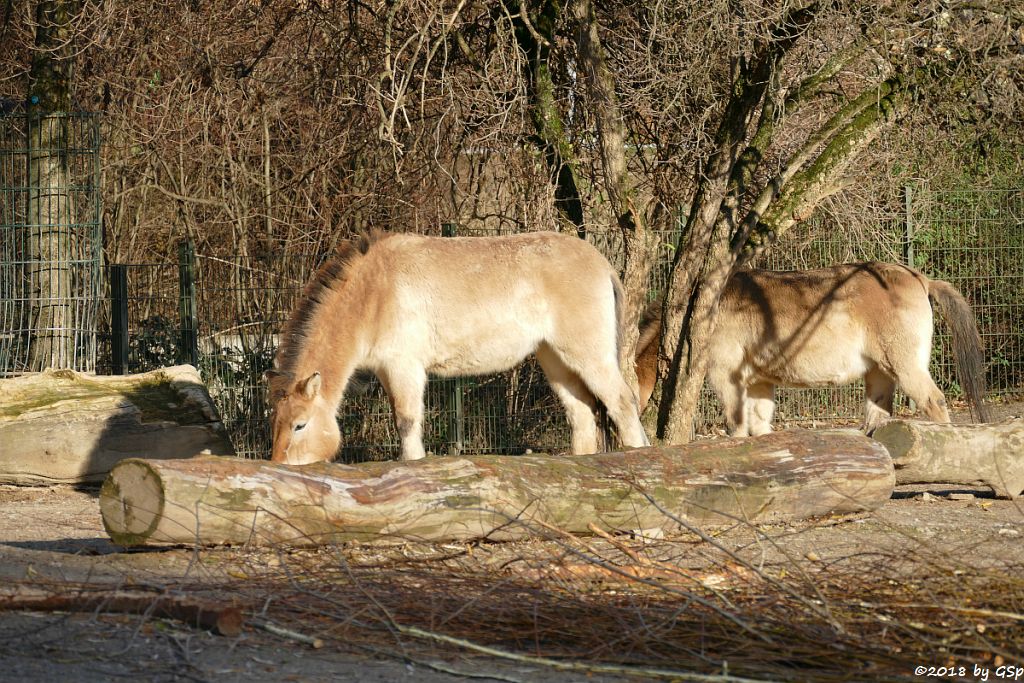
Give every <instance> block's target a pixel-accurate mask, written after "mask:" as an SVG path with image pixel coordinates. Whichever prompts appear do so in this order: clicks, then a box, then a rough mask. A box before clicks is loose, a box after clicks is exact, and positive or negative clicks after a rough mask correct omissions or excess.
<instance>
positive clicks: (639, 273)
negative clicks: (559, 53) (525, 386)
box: [570, 0, 654, 391]
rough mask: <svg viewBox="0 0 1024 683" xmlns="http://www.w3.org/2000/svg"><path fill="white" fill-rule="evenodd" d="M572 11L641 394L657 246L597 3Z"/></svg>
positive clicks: (631, 373) (627, 370)
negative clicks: (633, 167) (646, 310)
mask: <svg viewBox="0 0 1024 683" xmlns="http://www.w3.org/2000/svg"><path fill="white" fill-rule="evenodd" d="M570 11H571V13H572V16H573V19H574V20H575V21H576V24H577V25H576V54H577V58H578V60H579V64H580V67H581V71H582V73H583V77H584V80H585V81H586V84H587V92H588V94H589V95H590V108H591V110H592V112H593V115H594V119H595V121H596V122H597V133H598V142H599V143H600V149H601V167H602V170H603V171H604V174H603V175H604V183H603V185H604V194H605V195H606V196H607V197H608V202H609V204H610V206H611V208H612V212H613V213H614V215H615V222H616V227H617V228H618V230H619V234H620V235H621V236H622V252H623V258H624V261H623V264H622V272H621V275H622V284H623V287H624V288H625V290H626V295H627V302H626V307H625V311H624V315H623V330H624V332H623V338H622V344H621V345H620V348H619V352H620V359H619V361H620V365H621V366H622V372H623V374H624V375H625V376H626V380H627V382H628V383H629V385H630V386H631V387H633V390H634V391H636V388H637V381H636V371H635V369H634V366H633V362H632V361H633V356H634V355H635V353H636V342H637V337H638V334H639V323H640V313H641V311H642V310H643V307H644V303H645V297H646V295H647V289H648V287H649V286H650V280H651V270H652V268H653V267H654V248H653V247H654V245H653V244H652V241H651V236H650V232H649V231H648V230H647V226H646V224H645V222H644V216H643V215H642V213H641V212H640V211H638V210H637V207H636V204H637V201H636V194H637V193H636V188H635V187H634V185H633V183H632V182H631V180H630V175H629V169H628V168H627V163H626V160H627V156H626V152H627V150H626V144H627V142H628V133H627V130H626V121H625V116H624V115H623V112H622V107H621V106H620V104H619V98H618V95H617V94H616V92H615V77H614V75H613V74H612V72H611V70H610V69H609V68H608V64H607V60H606V59H605V54H604V48H603V47H602V45H601V37H600V34H599V32H598V29H599V25H598V21H597V17H596V16H595V14H594V7H593V4H592V3H591V0H573V2H572V3H571V6H570Z"/></svg>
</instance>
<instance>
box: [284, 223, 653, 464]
mask: <svg viewBox="0 0 1024 683" xmlns="http://www.w3.org/2000/svg"><path fill="white" fill-rule="evenodd" d="M622 296H623V292H622V288H621V285H620V284H619V279H618V277H617V275H616V274H615V271H614V270H613V269H612V267H611V265H610V264H609V263H608V261H607V260H606V259H605V258H604V257H603V256H602V255H601V254H600V253H599V252H598V251H597V250H596V249H595V248H594V247H593V246H591V245H590V244H588V243H586V242H584V241H583V240H581V239H579V238H577V237H570V236H567V235H561V234H558V233H552V232H543V233H528V234H520V235H513V236H507V237H468V238H440V237H424V236H420V235H412V234H383V233H379V232H375V233H373V234H371V235H369V236H367V237H363V238H361V239H359V240H357V241H356V242H355V243H352V244H346V245H345V246H343V247H341V248H340V249H339V250H338V253H337V254H336V255H335V256H334V258H332V259H330V260H329V261H328V262H327V263H325V264H324V265H323V266H322V267H321V268H320V269H319V271H317V273H316V275H315V276H314V277H313V278H312V280H311V281H310V283H309V284H308V285H307V286H306V289H305V292H304V293H303V296H302V300H301V301H300V303H299V304H298V307H297V308H296V309H295V311H294V312H293V313H292V316H291V319H290V320H289V321H288V324H287V325H286V326H285V330H284V334H283V339H282V344H281V347H280V348H279V349H278V351H277V355H276V357H275V360H274V366H275V368H274V370H270V371H268V372H267V379H268V381H269V384H270V397H271V404H272V405H273V412H272V417H271V421H272V430H273V441H274V443H273V455H272V460H273V461H274V462H285V463H290V464H304V463H310V462H317V461H321V460H331V459H333V458H334V457H335V455H336V454H337V451H338V447H339V444H340V441H341V434H340V432H339V429H338V423H337V420H336V418H335V414H336V411H337V408H338V404H339V403H340V402H341V399H342V396H343V394H344V392H345V387H346V385H347V384H348V382H349V379H350V378H351V377H352V375H353V373H355V372H356V371H357V370H368V371H370V372H373V373H374V374H375V375H376V376H377V378H378V379H379V380H380V382H381V384H382V385H383V387H384V390H385V391H386V392H387V394H388V398H389V399H390V402H391V407H392V409H393V410H394V414H395V422H396V425H397V427H398V433H399V436H400V438H401V442H402V453H401V457H402V459H403V460H416V459H419V458H422V457H424V455H425V452H424V449H423V440H422V435H423V392H424V388H425V385H426V381H427V375H428V373H433V374H436V375H441V376H449V377H451V376H460V375H478V374H489V373H495V372H501V371H503V370H507V369H509V368H511V367H513V366H514V365H516V364H518V363H519V362H520V361H522V360H523V359H524V358H525V357H526V356H528V355H530V354H531V353H535V354H536V356H537V360H538V362H539V363H540V366H541V368H542V369H543V370H544V374H545V375H546V376H547V379H548V382H549V383H550V384H551V387H552V389H553V390H554V392H555V394H556V395H557V396H558V398H559V399H560V400H561V402H562V404H563V405H564V406H565V411H566V414H567V417H568V420H569V425H570V427H571V429H572V452H573V453H593V452H595V451H596V450H597V444H598V430H597V423H596V421H595V419H594V411H595V409H596V408H597V402H598V401H600V403H602V404H603V405H604V406H605V408H606V410H607V411H608V415H609V416H610V417H611V419H612V421H613V422H614V423H615V426H616V428H617V430H618V433H619V437H620V439H621V440H622V442H623V443H624V444H625V445H626V446H629V447H638V446H646V445H649V442H648V440H647V437H646V435H645V434H644V430H643V427H642V426H641V424H640V417H639V410H638V407H637V400H636V396H635V394H634V393H633V392H632V391H631V390H630V388H629V386H628V385H627V384H626V382H625V381H624V380H623V378H622V373H621V370H620V366H619V336H620V331H621V324H622V316H621V312H622V311H621V306H622V305H623V303H624V302H623V300H622Z"/></svg>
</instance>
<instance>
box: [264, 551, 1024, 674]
mask: <svg viewBox="0 0 1024 683" xmlns="http://www.w3.org/2000/svg"><path fill="white" fill-rule="evenodd" d="M708 541H710V543H708ZM922 553H923V554H922ZM481 555H483V556H484V557H480V556H481ZM275 557H276V558H277V559H276V560H273V561H271V562H269V564H275V563H278V566H277V568H276V569H272V570H269V571H270V572H271V573H270V574H268V573H267V572H268V570H267V569H266V567H267V565H268V562H267V558H266V557H259V556H257V557H254V558H253V559H254V560H255V561H254V562H253V563H252V568H253V571H254V574H253V575H252V576H250V577H248V578H249V581H250V582H249V590H250V591H252V593H251V595H250V598H251V599H254V600H256V599H259V600H261V601H262V602H261V603H260V604H262V605H263V609H262V613H261V615H260V618H265V619H268V620H271V621H272V622H273V623H275V624H279V625H282V626H284V627H286V628H287V629H294V630H296V631H300V632H303V633H308V634H312V635H313V636H315V637H316V638H317V639H321V640H322V641H325V642H330V641H337V642H342V643H347V644H350V645H357V646H361V647H363V648H365V649H368V650H370V651H373V652H376V653H385V654H392V655H394V656H398V657H403V658H406V659H409V658H414V659H416V658H419V660H420V661H430V660H431V658H436V657H442V658H451V657H452V656H459V657H463V658H464V657H471V656H474V655H481V656H487V657H492V658H493V657H500V658H504V659H509V660H515V661H516V662H519V663H526V664H534V665H537V666H542V667H552V668H555V669H562V670H573V671H578V672H588V673H604V674H635V675H641V676H646V677H654V678H666V679H677V680H721V681H727V680H740V679H741V678H745V677H756V678H770V679H789V678H793V677H809V678H813V679H815V680H868V679H874V680H880V679H883V678H891V677H910V676H912V675H914V672H915V669H916V667H918V666H920V665H922V664H925V665H932V666H934V667H953V668H952V669H951V672H955V671H957V670H959V669H960V667H966V670H967V671H968V672H970V671H972V670H973V669H972V667H973V666H974V665H978V666H980V667H986V668H988V669H994V668H996V667H999V666H1002V665H1004V664H1010V663H1013V662H1017V661H1019V657H1020V653H1021V652H1024V572H1022V571H1021V569H1022V568H1021V567H1000V568H998V570H996V569H988V570H975V569H971V570H967V569H965V568H963V567H958V566H955V565H953V564H950V562H949V561H948V557H943V556H942V555H941V554H933V553H932V551H928V550H923V551H921V552H920V553H906V552H903V553H901V554H900V555H899V556H898V557H897V556H895V555H886V554H882V553H872V554H869V555H857V556H850V557H846V558H844V559H842V560H840V561H834V562H831V563H825V562H821V561H803V562H792V561H786V562H782V563H772V564H771V565H762V566H758V565H755V564H753V563H751V562H749V561H747V560H744V559H743V558H742V557H741V556H740V555H739V554H736V553H734V552H731V551H729V550H727V549H726V548H725V547H724V546H718V545H716V544H715V543H714V539H695V540H694V541H693V542H688V543H683V544H680V543H679V541H678V540H673V541H671V542H669V541H665V542H658V543H654V544H652V543H649V542H647V543H645V542H643V541H630V542H626V541H623V540H621V539H616V538H604V539H598V540H597V541H595V540H594V539H590V540H584V539H575V538H569V537H562V538H560V539H559V540H558V542H557V543H555V544H552V543H551V541H548V542H544V543H525V544H515V546H514V547H510V546H508V545H506V546H502V548H501V549H500V551H497V552H496V551H495V549H494V548H493V547H491V548H487V547H483V546H476V547H475V548H474V547H455V546H453V547H451V548H448V549H443V548H437V547H428V548H424V549H421V550H420V551H419V552H417V551H416V550H415V548H414V547H412V546H409V547H406V548H405V549H404V550H402V551H393V552H391V553H374V554H371V555H366V554H364V553H362V552H355V553H353V552H350V551H349V552H346V551H345V550H343V549H334V550H330V551H323V552H320V553H295V554H288V555H278V556H275ZM802 559H804V560H806V559H807V558H802ZM811 559H812V560H817V558H814V557H813V556H812V558H811ZM687 566H689V567H693V566H697V567H698V568H696V569H694V568H686V567H687ZM923 567H927V568H928V571H927V572H922V568H923Z"/></svg>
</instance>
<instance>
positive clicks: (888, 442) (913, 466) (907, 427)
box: [873, 418, 1024, 498]
mask: <svg viewBox="0 0 1024 683" xmlns="http://www.w3.org/2000/svg"><path fill="white" fill-rule="evenodd" d="M873 436H874V438H875V439H876V440H877V441H879V442H881V443H883V444H885V447H886V448H887V449H889V454H890V455H891V456H892V459H893V464H894V465H895V466H896V483H897V484H938V483H944V484H984V485H987V486H991V487H992V490H993V491H995V493H996V495H998V496H1004V497H1009V498H1016V497H1017V496H1019V495H1020V494H1021V492H1024V420H1021V419H1020V418H1013V419H1010V420H1006V421H1004V422H995V423H988V424H970V425H963V424H934V423H931V422H916V421H910V420H892V421H891V422H889V423H888V424H886V425H884V426H883V427H880V428H879V429H876V430H875V433H874V435H873Z"/></svg>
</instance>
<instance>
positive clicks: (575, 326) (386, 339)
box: [367, 232, 617, 374]
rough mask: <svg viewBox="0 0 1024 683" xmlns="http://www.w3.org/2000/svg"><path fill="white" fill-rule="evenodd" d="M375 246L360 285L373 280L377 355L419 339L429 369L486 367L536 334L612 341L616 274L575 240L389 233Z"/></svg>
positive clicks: (558, 339) (515, 358) (516, 353)
mask: <svg viewBox="0 0 1024 683" xmlns="http://www.w3.org/2000/svg"><path fill="white" fill-rule="evenodd" d="M375 251H377V253H376V254H374V253H373V252H372V251H371V256H372V257H373V258H374V259H375V263H373V264H371V268H369V269H368V270H367V272H368V273H369V274H370V275H371V278H370V279H369V280H368V288H371V289H372V288H373V286H374V284H375V283H380V284H381V286H380V287H379V288H376V289H377V290H378V291H374V292H372V294H371V295H372V296H373V297H376V299H377V304H376V305H375V309H376V313H375V315H374V316H373V317H374V321H375V324H376V326H377V329H376V330H375V332H374V335H373V336H374V337H375V342H374V345H375V346H377V347H379V348H378V350H377V354H378V355H381V356H384V355H396V354H398V353H402V354H406V353H407V352H408V351H409V350H410V347H412V346H418V347H419V355H421V356H422V357H423V358H424V359H425V360H426V365H427V367H428V370H429V371H431V372H435V373H438V374H465V373H467V372H468V373H473V374H477V373H479V374H486V373H490V372H496V371H500V370H504V369H506V368H508V367H511V366H513V365H515V364H516V363H518V362H519V361H521V360H522V359H523V358H524V357H525V356H527V355H529V354H530V353H532V352H533V351H535V350H536V348H537V346H538V345H539V344H540V343H541V342H544V341H548V342H551V343H553V344H555V345H556V346H561V345H564V344H563V342H564V343H575V342H571V341H568V342H567V341H566V340H572V339H573V338H574V337H576V338H579V340H580V341H581V342H582V341H583V340H585V339H587V338H592V337H593V336H594V335H596V334H604V335H611V336H612V339H613V340H614V336H615V334H616V331H617V330H616V325H615V321H614V302H613V300H612V299H611V297H612V284H611V283H612V282H613V280H614V278H615V274H614V271H613V270H612V268H611V266H610V265H609V263H608V261H607V260H606V259H605V258H604V257H603V256H602V255H601V254H600V252H598V251H597V250H596V249H595V248H594V247H593V246H592V245H590V244H588V243H587V242H585V241H584V240H581V239H579V238H577V237H573V236H569V235H563V234H559V233H553V232H540V233H522V234H517V235H510V236H505V237H452V238H447V237H429V236H422V235H413V234H396V235H393V236H389V237H388V238H386V239H385V240H383V241H382V242H380V243H379V245H378V246H377V249H376V250H375ZM609 311H611V315H612V317H611V318H609Z"/></svg>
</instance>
